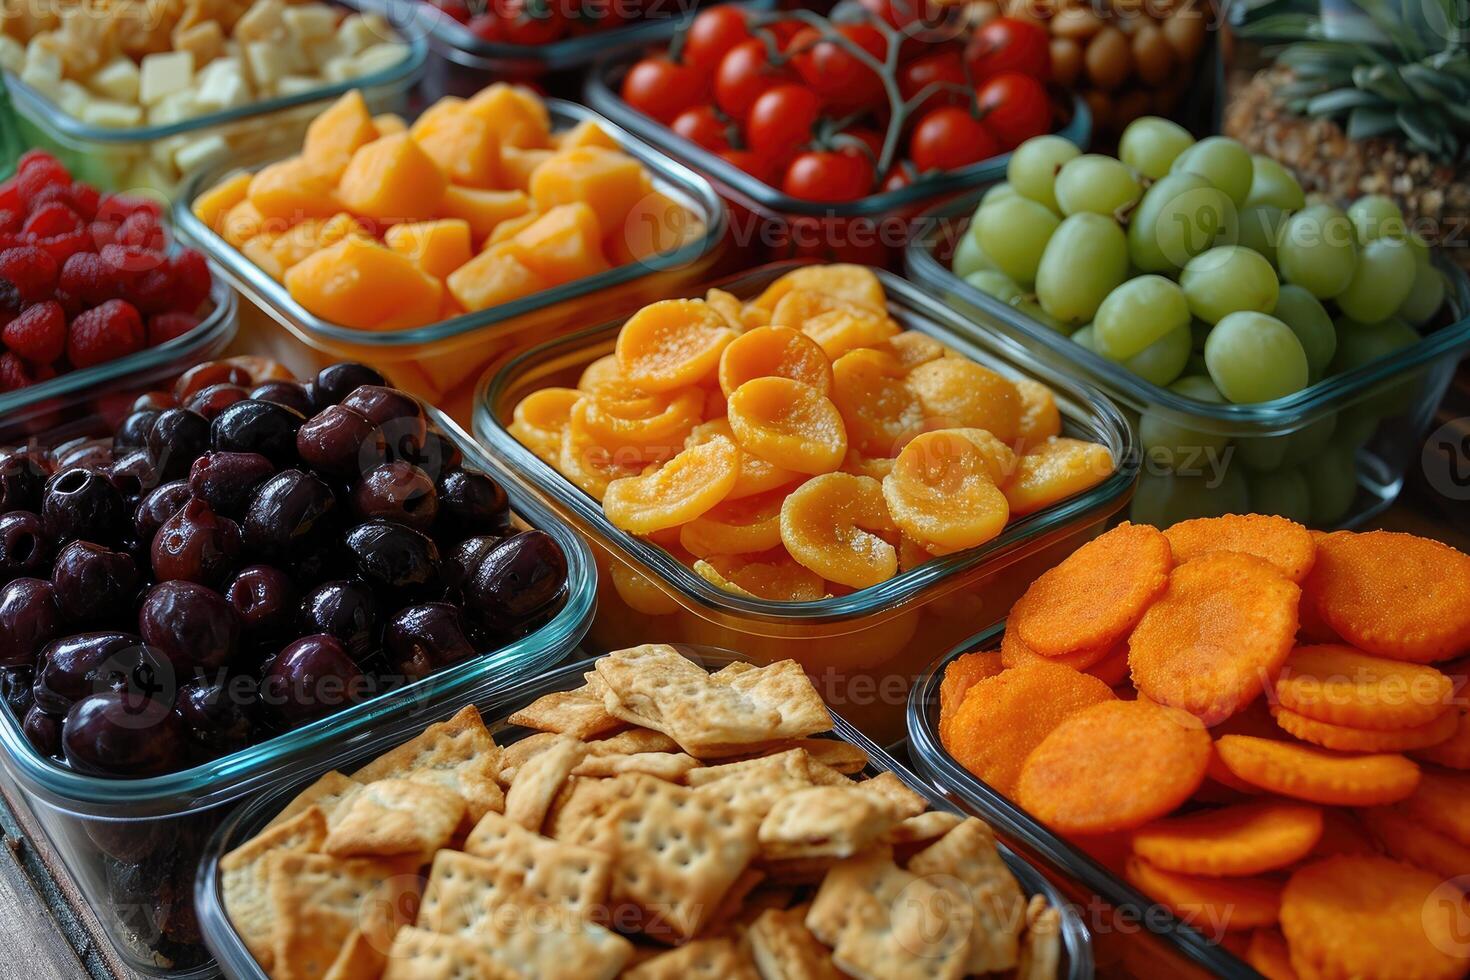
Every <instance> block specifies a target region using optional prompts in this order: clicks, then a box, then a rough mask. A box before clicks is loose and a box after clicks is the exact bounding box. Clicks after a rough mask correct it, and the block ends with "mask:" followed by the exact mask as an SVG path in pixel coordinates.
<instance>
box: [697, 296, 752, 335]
mask: <svg viewBox="0 0 1470 980" xmlns="http://www.w3.org/2000/svg"><path fill="white" fill-rule="evenodd" d="M704 301H705V302H706V303H708V304H709V305H710V306H711V307H712V308H713V309H714V310H715V311H716V312H717V313H719V314H720V316H722V317H724V318H725V322H726V323H727V324H729V326H730V327H731V328H732V329H734V330H736V331H740V330H744V329H745V327H746V323H745V307H744V305H743V304H742V303H741V302H740V298H739V297H738V296H736V295H735V294H734V293H727V292H725V291H724V290H723V289H714V288H711V289H709V290H707V291H706V292H705V294H704Z"/></svg>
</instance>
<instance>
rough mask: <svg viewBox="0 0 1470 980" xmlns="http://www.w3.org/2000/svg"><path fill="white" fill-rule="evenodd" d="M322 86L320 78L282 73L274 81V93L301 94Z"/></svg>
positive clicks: (285, 94) (282, 94) (284, 94)
mask: <svg viewBox="0 0 1470 980" xmlns="http://www.w3.org/2000/svg"><path fill="white" fill-rule="evenodd" d="M321 87H322V80H321V79H320V78H314V77H312V76H310V75H283V76H281V80H280V81H278V82H276V94H277V95H280V96H283V97H284V96H291V95H301V94H302V93H304V92H314V91H316V90H317V89H319V88H321Z"/></svg>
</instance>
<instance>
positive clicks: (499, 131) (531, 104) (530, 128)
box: [465, 82, 551, 150]
mask: <svg viewBox="0 0 1470 980" xmlns="http://www.w3.org/2000/svg"><path fill="white" fill-rule="evenodd" d="M465 108H466V109H468V110H469V111H470V112H473V113H474V114H475V115H477V116H479V117H480V118H482V119H484V120H485V121H486V122H487V123H489V124H490V128H491V130H493V131H494V133H495V136H496V138H497V139H498V140H499V141H500V145H501V146H502V147H507V146H514V147H517V148H519V149H523V150H527V149H543V148H545V147H547V146H550V145H551V115H550V114H549V113H548V112H547V111H546V103H545V102H542V101H541V97H540V96H539V95H537V94H536V93H535V92H532V91H531V90H530V89H528V88H524V87H522V86H520V85H510V84H507V83H506V82H496V83H495V84H494V85H491V86H490V87H489V88H487V89H484V90H482V91H481V92H480V93H479V94H477V95H475V96H474V97H473V98H471V99H470V100H469V101H468V102H466V103H465Z"/></svg>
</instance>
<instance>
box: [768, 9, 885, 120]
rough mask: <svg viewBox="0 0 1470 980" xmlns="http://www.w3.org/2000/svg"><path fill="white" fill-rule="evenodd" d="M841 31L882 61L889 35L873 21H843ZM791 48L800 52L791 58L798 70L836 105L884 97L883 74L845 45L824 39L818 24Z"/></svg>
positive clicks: (839, 107) (850, 106) (848, 105)
mask: <svg viewBox="0 0 1470 980" xmlns="http://www.w3.org/2000/svg"><path fill="white" fill-rule="evenodd" d="M837 32H838V33H839V34H841V35H842V36H844V37H845V38H847V39H848V40H849V41H851V42H852V43H853V44H855V45H857V46H858V47H859V48H860V49H862V50H863V51H866V52H867V53H868V54H870V55H872V56H873V57H874V58H875V59H877V60H878V61H879V62H881V61H882V60H883V58H884V56H885V54H886V52H887V50H888V41H887V39H886V38H884V36H883V35H882V33H881V32H879V30H878V29H877V28H876V27H874V26H873V25H871V24H842V25H840V26H839V27H838V28H837ZM791 50H792V51H793V52H796V54H794V55H793V57H792V59H791V60H792V61H793V63H795V65H796V71H797V74H799V75H801V77H802V80H803V81H805V82H806V83H807V84H808V85H809V86H811V89H812V91H814V92H816V93H817V95H819V96H821V98H822V101H823V102H825V103H826V104H827V105H829V106H832V107H833V108H834V109H837V110H839V111H845V110H852V109H862V108H865V107H867V106H871V105H874V104H875V103H877V102H879V101H880V100H882V98H883V80H882V78H881V77H880V76H879V74H878V73H877V72H875V71H874V70H873V69H872V68H870V67H868V66H867V65H865V64H864V63H863V62H861V61H860V60H858V58H857V57H856V56H855V55H853V54H852V53H851V52H849V51H848V50H847V49H846V48H844V47H843V46H842V45H840V44H837V43H836V42H834V41H830V40H824V39H823V36H822V32H821V31H819V30H818V29H817V28H815V27H808V28H806V29H805V30H803V31H802V32H801V33H800V34H798V35H797V36H796V37H795V38H793V39H792V41H791Z"/></svg>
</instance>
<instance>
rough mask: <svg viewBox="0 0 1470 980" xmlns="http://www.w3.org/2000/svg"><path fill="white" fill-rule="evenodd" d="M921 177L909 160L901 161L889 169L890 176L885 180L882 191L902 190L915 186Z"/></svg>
mask: <svg viewBox="0 0 1470 980" xmlns="http://www.w3.org/2000/svg"><path fill="white" fill-rule="evenodd" d="M918 177H919V175H918V172H917V171H915V169H914V165H913V164H912V163H911V162H909V161H908V160H900V161H899V162H898V163H895V164H894V165H893V166H892V167H890V168H889V169H888V176H886V177H884V178H883V184H882V189H883V191H884V192H885V193H886V192H888V191H896V190H901V189H903V188H905V187H908V186H910V185H911V184H913V182H914V181H915V180H917V179H918Z"/></svg>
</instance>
